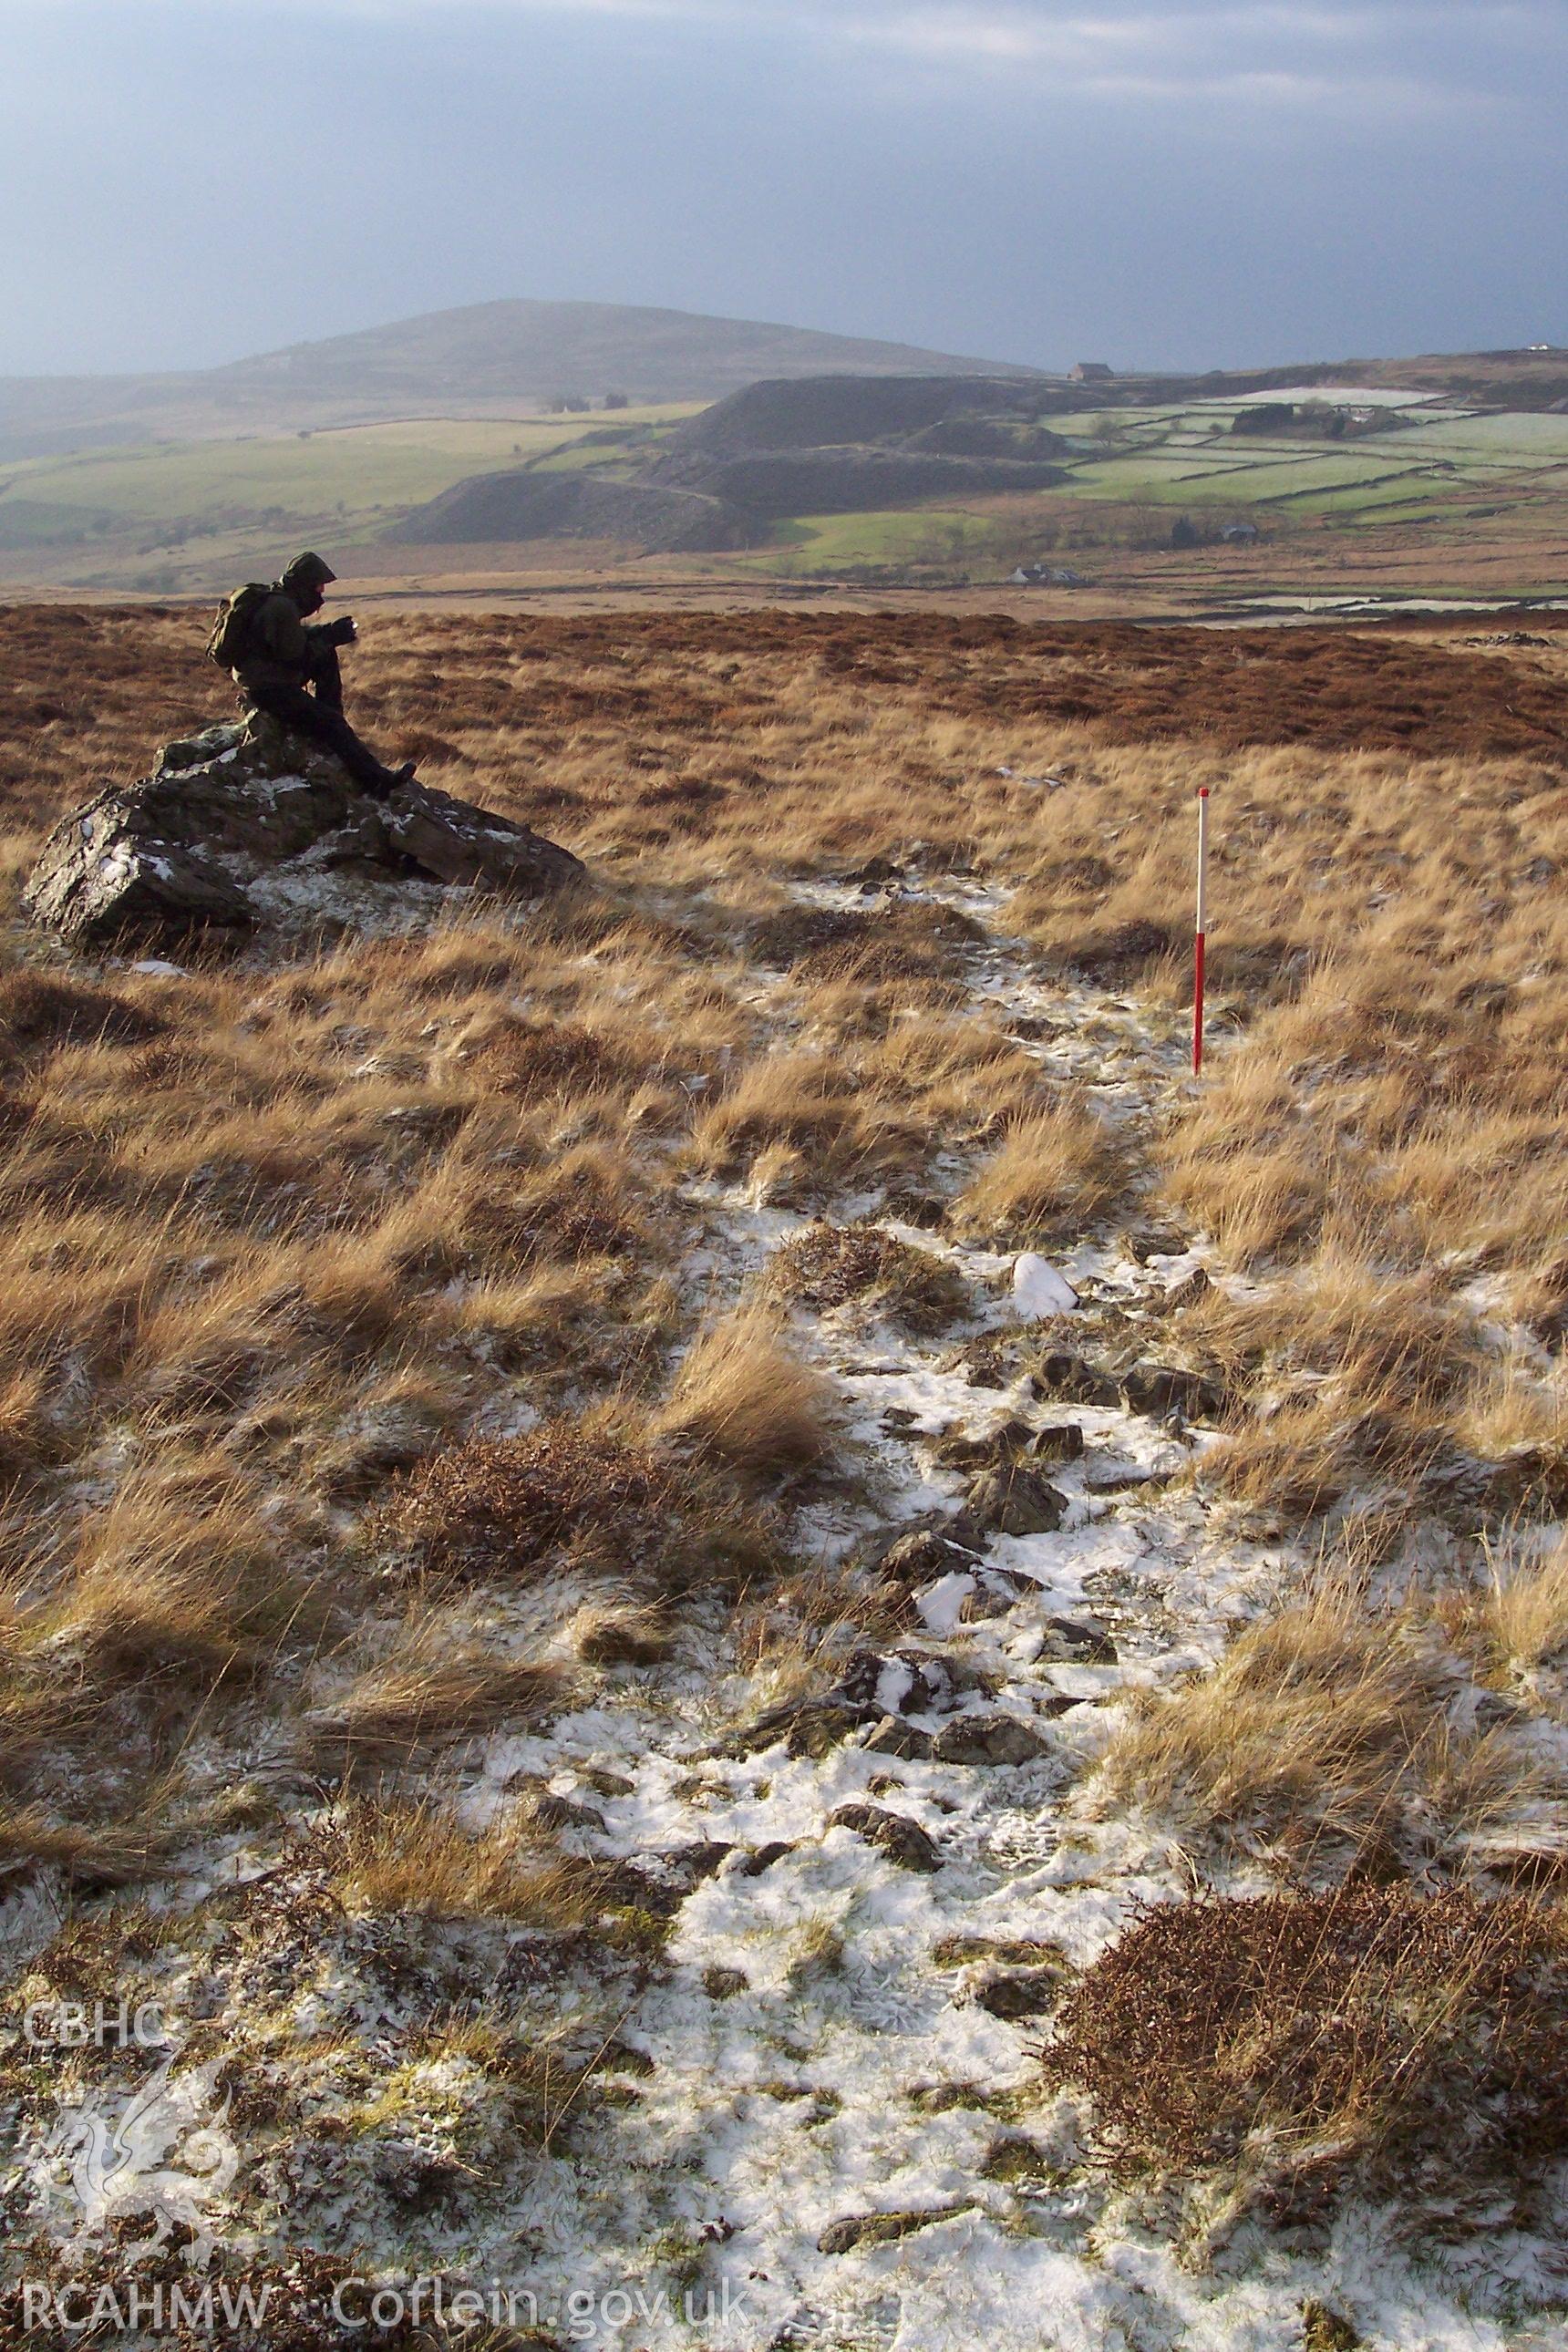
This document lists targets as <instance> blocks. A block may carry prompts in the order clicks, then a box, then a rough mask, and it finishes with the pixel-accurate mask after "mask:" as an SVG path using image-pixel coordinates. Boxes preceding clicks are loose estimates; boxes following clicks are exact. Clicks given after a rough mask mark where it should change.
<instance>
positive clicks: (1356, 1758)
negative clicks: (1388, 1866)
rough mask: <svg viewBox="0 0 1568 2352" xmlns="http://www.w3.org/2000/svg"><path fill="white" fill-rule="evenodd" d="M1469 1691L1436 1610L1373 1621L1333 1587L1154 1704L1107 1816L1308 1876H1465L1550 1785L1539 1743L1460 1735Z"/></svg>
mask: <svg viewBox="0 0 1568 2352" xmlns="http://www.w3.org/2000/svg"><path fill="white" fill-rule="evenodd" d="M1459 1681H1460V1670H1459V1664H1458V1660H1457V1659H1456V1658H1455V1657H1454V1656H1453V1654H1451V1653H1450V1652H1449V1651H1448V1650H1447V1647H1446V1645H1445V1643H1444V1642H1443V1640H1442V1637H1441V1635H1440V1633H1439V1632H1438V1630H1437V1628H1436V1625H1435V1624H1434V1623H1433V1622H1432V1620H1431V1619H1430V1618H1429V1617H1427V1616H1426V1614H1424V1613H1423V1612H1420V1611H1418V1610H1416V1609H1415V1608H1414V1607H1412V1608H1410V1609H1407V1610H1405V1612H1401V1613H1399V1614H1397V1615H1389V1614H1384V1615H1381V1616H1379V1615H1375V1614H1373V1613H1371V1612H1369V1611H1368V1609H1367V1607H1366V1605H1365V1602H1364V1601H1363V1598H1362V1597H1361V1596H1360V1595H1359V1594H1358V1593H1356V1592H1354V1591H1350V1590H1348V1589H1344V1588H1334V1587H1329V1588H1326V1589H1325V1590H1324V1591H1321V1592H1320V1593H1319V1594H1317V1595H1315V1596H1314V1597H1312V1598H1310V1599H1309V1600H1307V1601H1302V1602H1300V1603H1298V1604H1297V1605H1295V1606H1294V1607H1291V1608H1288V1609H1286V1610H1284V1611H1282V1612H1280V1614H1279V1616H1277V1617H1275V1618H1272V1619H1270V1620H1269V1621H1268V1622H1266V1623H1264V1624H1261V1625H1258V1626H1256V1627H1254V1628H1252V1629H1250V1630H1249V1631H1248V1632H1247V1633H1243V1634H1242V1635H1241V1636H1240V1638H1239V1639H1238V1640H1237V1642H1235V1643H1233V1644H1232V1646H1231V1647H1230V1649H1229V1650H1228V1651H1227V1652H1226V1655H1225V1656H1224V1658H1223V1659H1222V1660H1221V1662H1220V1664H1219V1665H1218V1667H1217V1668H1216V1669H1215V1672H1214V1673H1213V1674H1212V1675H1207V1676H1205V1677H1204V1678H1203V1679H1202V1680H1200V1681H1196V1682H1193V1683H1190V1684H1188V1685H1185V1686H1184V1688H1183V1689H1181V1690H1179V1691H1177V1692H1176V1693H1175V1694H1174V1695H1173V1696H1151V1697H1149V1698H1148V1699H1146V1700H1145V1701H1143V1702H1142V1703H1141V1705H1140V1706H1139V1707H1138V1709H1137V1711H1136V1713H1135V1714H1134V1716H1133V1717H1132V1719H1131V1722H1130V1723H1129V1724H1128V1725H1127V1726H1126V1727H1124V1728H1123V1729H1122V1730H1121V1732H1120V1733H1119V1734H1118V1736H1117V1737H1116V1738H1115V1739H1114V1740H1113V1741H1112V1743H1111V1745H1110V1750H1109V1751H1108V1753H1107V1756H1106V1758H1105V1760H1104V1762H1103V1764H1102V1765H1101V1767H1100V1771H1099V1773H1098V1775H1097V1777H1096V1779H1095V1780H1094V1782H1093V1783H1092V1784H1091V1801H1092V1804H1093V1807H1094V1809H1095V1811H1097V1812H1100V1813H1104V1812H1107V1811H1112V1810H1114V1809H1116V1808H1117V1807H1119V1806H1125V1805H1143V1806H1146V1807H1147V1808H1148V1809H1149V1810H1150V1811H1151V1812H1152V1814H1153V1815H1154V1816H1156V1817H1158V1818H1163V1819H1167V1820H1169V1821H1170V1822H1172V1823H1173V1825H1174V1827H1175V1828H1176V1829H1177V1831H1178V1832H1179V1833H1180V1834H1182V1835H1184V1836H1185V1837H1189V1838H1198V1839H1201V1838H1207V1837H1217V1838H1218V1839H1220V1840H1221V1841H1222V1842H1223V1843H1227V1844H1229V1845H1230V1846H1232V1847H1233V1848H1238V1849H1240V1850H1242V1851H1245V1852H1247V1853H1258V1852H1267V1853H1270V1854H1272V1855H1274V1856H1276V1857H1277V1858H1278V1859H1279V1861H1280V1862H1282V1863H1283V1864H1286V1865H1287V1866H1288V1867H1289V1868H1291V1869H1292V1870H1296V1871H1300V1872H1301V1873H1304V1874H1311V1873H1313V1872H1316V1871H1317V1870H1319V1869H1321V1868H1325V1867H1326V1868H1336V1869H1343V1868H1345V1867H1346V1866H1347V1865H1348V1864H1350V1863H1352V1862H1361V1863H1363V1864H1364V1863H1373V1862H1377V1863H1384V1862H1387V1861H1389V1860H1391V1859H1394V1860H1397V1861H1399V1862H1403V1863H1405V1864H1414V1863H1415V1862H1417V1861H1425V1860H1426V1859H1428V1858H1434V1857H1441V1856H1445V1855H1447V1858H1448V1859H1450V1860H1452V1861H1455V1862H1457V1863H1460V1864H1462V1861H1463V1846H1464V1841H1465V1838H1466V1836H1467V1835H1468V1834H1470V1833H1473V1832H1477V1831H1481V1830H1485V1829H1489V1828H1495V1827H1498V1826H1500V1825H1502V1824H1506V1823H1507V1822H1509V1821H1510V1819H1520V1820H1525V1819H1528V1818H1529V1817H1530V1815H1531V1808H1532V1807H1533V1805H1534V1804H1535V1802H1536V1801H1537V1800H1538V1799H1539V1798H1541V1797H1542V1795H1545V1794H1548V1793H1551V1790H1552V1784H1551V1782H1550V1779H1549V1777H1548V1778H1543V1768H1542V1765H1541V1763H1540V1761H1539V1759H1537V1758H1536V1756H1535V1755H1534V1754H1533V1753H1532V1752H1531V1749H1530V1748H1529V1747H1528V1745H1527V1744H1526V1743H1524V1742H1522V1741H1520V1740H1517V1739H1515V1738H1511V1737H1510V1736H1508V1735H1506V1734H1502V1735H1498V1736H1496V1737H1493V1738H1486V1737H1485V1736H1476V1735H1471V1736H1469V1737H1462V1736H1460V1735H1459V1734H1458V1733H1456V1732H1455V1731H1454V1730H1453V1729H1452V1727H1451V1726H1450V1722H1449V1717H1448V1707H1449V1703H1450V1701H1451V1700H1452V1699H1453V1698H1454V1696H1456V1693H1457V1691H1458V1685H1459ZM1557 1793H1559V1794H1561V1791H1558V1792H1557Z"/></svg>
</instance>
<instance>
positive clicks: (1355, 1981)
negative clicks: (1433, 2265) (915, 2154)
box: [1046, 1886, 1568, 2221]
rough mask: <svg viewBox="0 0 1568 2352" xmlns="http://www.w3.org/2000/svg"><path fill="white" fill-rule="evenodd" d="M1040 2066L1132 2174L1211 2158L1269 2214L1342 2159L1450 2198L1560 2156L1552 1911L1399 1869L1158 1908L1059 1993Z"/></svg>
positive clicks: (1362, 2170) (1332, 2171) (1350, 2169)
mask: <svg viewBox="0 0 1568 2352" xmlns="http://www.w3.org/2000/svg"><path fill="white" fill-rule="evenodd" d="M1046 2066H1047V2079H1048V2080H1050V2081H1051V2082H1053V2083H1058V2084H1059V2083H1072V2084H1079V2085H1081V2086H1082V2087H1083V2088H1085V2089H1087V2090H1088V2091H1089V2092H1090V2093H1091V2094H1092V2095H1093V2099H1094V2107H1095V2115H1096V2118H1097V2122H1098V2125H1099V2128H1100V2131H1101V2132H1102V2133H1103V2135H1104V2137H1105V2139H1106V2142H1107V2144H1108V2147H1109V2148H1110V2152H1111V2154H1112V2156H1113V2158H1114V2160H1115V2162H1116V2164H1117V2165H1118V2167H1119V2168H1121V2170H1123V2171H1124V2172H1138V2171H1151V2170H1152V2171H1154V2172H1156V2173H1160V2174H1165V2175H1170V2174H1173V2173H1174V2174H1186V2175H1188V2176H1191V2175H1193V2174H1199V2175H1202V2174H1205V2173H1213V2172H1215V2171H1217V2172H1218V2173H1219V2174H1220V2175H1221V2177H1222V2178H1223V2179H1227V2180H1228V2181H1229V2182H1230V2183H1231V2184H1232V2186H1233V2192H1234V2202H1235V2203H1237V2204H1241V2203H1247V2202H1251V2203H1253V2204H1257V2205H1259V2206H1261V2208H1262V2209H1263V2210H1265V2211H1266V2212H1268V2213H1269V2214H1270V2215H1271V2218H1273V2219H1275V2220H1276V2221H1285V2220H1288V2219H1290V2218H1297V2219H1300V2218H1305V2217H1306V2216H1307V2215H1308V2214H1310V2212H1311V2211H1312V2210H1313V2208H1314V2207H1316V2208H1318V2209H1319V2210H1321V2208H1322V2206H1323V2204H1324V2203H1325V2202H1326V2201H1327V2200H1329V2199H1331V2196H1332V2194H1333V2192H1334V2191H1335V2190H1336V2189H1337V2188H1338V2187H1339V2186H1340V2185H1341V2184H1342V2182H1347V2181H1348V2180H1349V2179H1351V2178H1352V2176H1353V2177H1355V2178H1357V2179H1359V2180H1360V2181H1361V2183H1362V2184H1363V2185H1364V2186H1371V2187H1373V2189H1381V2190H1383V2191H1384V2193H1386V2191H1387V2190H1388V2189H1391V2188H1395V2187H1397V2189H1398V2190H1399V2192H1400V2193H1401V2196H1402V2199H1403V2200H1404V2201H1405V2204H1406V2207H1407V2208H1408V2207H1409V2206H1411V2205H1415V2206H1416V2207H1417V2208H1419V2207H1420V2205H1422V2204H1423V2203H1425V2202H1426V2201H1428V2200H1430V2203H1431V2204H1432V2206H1433V2207H1435V2208H1436V2211H1437V2212H1438V2213H1439V2214H1447V2215H1452V2213H1453V2211H1454V2203H1455V2199H1456V2196H1458V2198H1459V2199H1460V2200H1461V2202H1462V2203H1465V2204H1472V2205H1473V2204H1478V2203H1479V2204H1482V2205H1484V2204H1485V2203H1487V2202H1488V2201H1489V2200H1491V2199H1493V2198H1495V2197H1496V2195H1497V2193H1498V2190H1499V2189H1500V2188H1502V2189H1505V2191H1511V2190H1513V2189H1515V2188H1516V2186H1517V2184H1518V2183H1519V2182H1520V2180H1521V2178H1522V2179H1536V2178H1538V2177H1539V2176H1540V2174H1541V2173H1542V2171H1543V2169H1544V2168H1546V2166H1548V2165H1549V2164H1551V2163H1552V2162H1553V2161H1554V2160H1555V2159H1556V2158H1557V2157H1558V2155H1559V2154H1560V2152H1561V2148H1562V2145H1563V2134H1564V2131H1565V2130H1568V2088H1565V2084H1568V1932H1565V1926H1564V1918H1563V1910H1562V1907H1561V1906H1543V1905H1537V1904H1535V1903H1532V1902H1529V1901H1526V1900H1523V1899H1520V1898H1510V1899H1505V1900H1501V1901H1498V1902H1494V1903H1486V1902H1483V1901H1479V1900H1478V1899H1477V1897H1475V1896H1474V1895H1468V1894H1464V1893H1459V1892H1450V1893H1446V1894H1440V1895H1432V1896H1426V1897H1423V1896H1421V1895H1417V1894H1415V1892H1414V1891H1413V1890H1411V1889H1408V1888H1404V1887H1393V1886H1390V1887H1379V1886H1359V1887H1354V1888H1346V1889H1342V1890H1341V1891H1340V1892H1339V1893H1337V1894H1333V1895H1321V1896H1315V1897H1307V1898H1302V1897H1292V1896H1284V1895H1275V1896H1269V1897H1268V1898H1266V1899H1264V1900H1262V1901H1253V1902H1216V1901H1205V1902H1196V1903H1185V1904H1178V1905H1173V1906H1164V1907H1163V1908H1161V1909H1158V1910H1154V1911H1152V1912H1150V1913H1148V1914H1146V1915H1145V1916H1143V1917H1142V1919H1140V1920H1139V1921H1138V1922H1137V1923H1136V1924H1135V1925H1134V1926H1133V1927H1131V1929H1130V1930H1129V1931H1128V1932H1127V1934H1125V1935H1124V1936H1122V1937H1121V1938H1120V1939H1119V1940H1118V1941H1117V1942H1116V1943H1115V1944H1114V1945H1112V1947H1111V1948H1110V1950H1109V1951H1108V1952H1107V1953H1106V1954H1105V1955H1104V1957H1103V1958H1101V1959H1100V1960H1099V1961H1098V1962H1097V1963H1096V1965H1095V1966H1094V1967H1093V1968H1092V1969H1089V1971H1088V1973H1087V1975H1086V1976H1085V1977H1084V1978H1083V1979H1081V1981H1080V1982H1079V1984H1078V1985H1077V1986H1076V1987H1075V1988H1074V1989H1073V1990H1072V1991H1071V1992H1069V1994H1068V1998H1067V2000H1066V2001H1065V2002H1064V2004H1063V2006H1062V2009H1061V2011H1059V2012H1058V2018H1057V2022H1056V2033H1055V2038H1054V2040H1053V2042H1052V2043H1051V2046H1050V2047H1049V2049H1048V2051H1047V2053H1046Z"/></svg>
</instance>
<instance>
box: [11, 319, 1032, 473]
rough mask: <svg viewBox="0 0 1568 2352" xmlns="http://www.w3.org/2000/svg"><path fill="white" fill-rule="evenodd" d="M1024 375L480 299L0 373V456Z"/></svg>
mask: <svg viewBox="0 0 1568 2352" xmlns="http://www.w3.org/2000/svg"><path fill="white" fill-rule="evenodd" d="M825 373H833V374H836V375H861V376H886V375H911V374H915V375H929V374H933V373H942V374H944V375H987V376H998V375H1001V376H1015V377H1029V376H1032V375H1034V374H1036V373H1037V371H1035V370H1032V369H1029V368H1024V367H1016V366H1014V365H1012V364H1010V363H1009V362H1005V361H995V360H980V359H969V358H963V357H960V356H958V355H956V354H954V353H952V352H928V351H921V350H919V349H917V348H915V347H913V346H911V345H908V344H904V343H883V342H875V341H866V340H863V339H860V338H858V337H855V336H851V335H828V334H820V333H817V332H816V331H814V330H812V329H809V328H804V327H782V326H773V325H767V324H763V323H762V322H760V321H758V320H748V319H710V318H704V317H701V316H700V315H698V314H697V313H695V312H691V311H686V310H645V309H639V308H636V307H633V306H626V305H622V304H617V303H607V302H525V301H515V302H480V303H476V304H473V305H472V306H470V307H469V308H468V309H465V310H434V311H431V312H429V313H427V314H426V316H425V317H423V318H417V319H402V320H397V321H396V322H395V324H393V325H391V326H387V327H372V328H369V329H367V330H366V331H364V332H363V333H361V334H353V335H334V336H332V337H331V339H330V340H329V341H325V342H316V343H295V344H292V345H290V346H289V349H288V350H286V351H280V352H266V353H264V354H263V355H262V356H261V357H259V358H257V359H247V360H237V361H236V362H234V363H233V364H232V365H230V366H227V367H219V368H205V369H201V370H197V371H193V372H191V373H184V374H171V375H145V376H51V377H44V376H8V377H0V458H18V457H44V456H50V455H54V454H58V453H62V452H64V451H67V450H69V449H72V448H80V447H85V446H112V445H115V444H126V443H135V442H139V441H141V442H145V441H151V440H163V439H169V438H174V439H178V440H200V439H210V438H219V439H228V438H232V437H234V436H237V435H239V434H243V433H276V432H288V431H311V430H315V429H318V428H320V427H323V426H329V425H354V424H366V423H373V422H374V421H375V420H376V419H378V418H393V417H405V416H419V415H440V416H449V417H463V416H490V415H498V414H510V413H513V412H515V411H518V410H525V409H528V408H531V407H537V406H539V405H541V404H544V403H546V402H549V401H551V400H552V399H560V398H570V397H574V396H575V397H578V398H582V399H589V398H592V399H593V400H595V403H597V402H600V401H602V400H603V398H604V396H605V394H606V393H608V392H624V393H626V394H630V395H631V396H632V397H633V398H634V399H636V400H638V401H642V402H670V401H685V400H702V401H709V400H719V399H721V398H722V397H723V396H724V394H727V393H731V392H735V391H737V390H739V389H740V388H741V387H742V385H745V384H749V383H755V382H756V381H757V379H758V378H759V377H774V378H777V377H799V376H815V375H822V374H825Z"/></svg>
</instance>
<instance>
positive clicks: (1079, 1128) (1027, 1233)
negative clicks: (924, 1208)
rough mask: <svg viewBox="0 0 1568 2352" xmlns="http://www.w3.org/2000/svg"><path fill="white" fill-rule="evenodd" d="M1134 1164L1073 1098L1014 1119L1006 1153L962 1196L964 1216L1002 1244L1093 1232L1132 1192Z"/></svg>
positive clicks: (965, 1222)
mask: <svg viewBox="0 0 1568 2352" xmlns="http://www.w3.org/2000/svg"><path fill="white" fill-rule="evenodd" d="M1130 1177H1131V1161H1130V1158H1129V1154H1128V1152H1127V1150H1126V1148H1125V1146H1124V1145H1123V1144H1122V1143H1121V1141H1120V1140H1119V1139H1118V1138H1117V1136H1116V1134H1115V1133H1114V1131H1113V1130H1112V1129H1111V1128H1110V1124H1109V1122H1108V1121H1107V1120H1106V1119H1105V1118H1103V1117H1102V1116H1101V1115H1100V1113H1099V1112H1097V1111H1094V1110H1092V1109H1090V1108H1089V1106H1088V1105H1087V1104H1086V1103H1083V1102H1081V1101H1079V1100H1077V1099H1075V1098H1074V1097H1072V1096H1071V1095H1064V1096H1063V1097H1061V1098H1060V1099H1059V1100H1057V1101H1054V1102H1049V1103H1047V1105H1046V1106H1045V1107H1044V1108H1041V1109H1038V1110H1035V1111H1031V1112H1029V1113H1027V1114H1026V1115H1025V1116H1024V1117H1022V1118H1016V1119H1014V1120H1012V1121H1010V1122H1009V1124H1008V1127H1007V1129H1006V1134H1005V1139H1004V1141H1003V1143H1002V1147H1001V1150H999V1151H997V1152H996V1154H995V1155H994V1158H993V1159H991V1160H988V1161H987V1162H986V1164H985V1165H984V1168H982V1169H981V1171H980V1172H979V1174H978V1175H977V1176H976V1177H975V1178H974V1179H973V1182H972V1183H970V1184H969V1185H967V1186H966V1187H965V1189H964V1191H963V1193H962V1194H961V1195H960V1197H959V1200H958V1202H957V1204H956V1207H955V1212H954V1213H955V1217H956V1221H957V1222H958V1223H960V1224H961V1225H962V1226H963V1228H964V1229H966V1230H967V1231H969V1232H971V1233H974V1234H983V1235H985V1236H987V1237H994V1238H996V1239H997V1240H1001V1241H1052V1240H1055V1239H1058V1238H1059V1237H1061V1236H1063V1235H1069V1234H1070V1235H1071V1236H1072V1237H1073V1238H1074V1239H1077V1238H1078V1236H1079V1235H1080V1234H1084V1233H1086V1232H1091V1231H1092V1230H1093V1229H1094V1227H1095V1226H1097V1225H1099V1224H1100V1223H1102V1222H1103V1221H1104V1219H1105V1217H1106V1215H1107V1214H1108V1213H1109V1212H1110V1209H1111V1208H1112V1207H1113V1206H1114V1205H1115V1203H1116V1202H1117V1201H1118V1200H1120V1199H1121V1196H1122V1195H1123V1193H1124V1192H1126V1189H1127V1185H1128V1181H1129V1179H1130Z"/></svg>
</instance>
